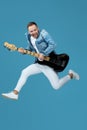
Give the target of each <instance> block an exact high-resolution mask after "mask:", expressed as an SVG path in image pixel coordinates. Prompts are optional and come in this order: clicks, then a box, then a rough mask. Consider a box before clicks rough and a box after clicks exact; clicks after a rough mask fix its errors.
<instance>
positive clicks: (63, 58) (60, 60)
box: [4, 42, 69, 72]
mask: <svg viewBox="0 0 87 130" xmlns="http://www.w3.org/2000/svg"><path fill="white" fill-rule="evenodd" d="M4 47H6V48H7V49H8V50H12V51H18V49H19V48H18V47H16V46H15V45H14V44H10V43H8V42H5V43H4ZM24 54H28V55H32V56H34V57H37V61H36V62H38V63H39V64H42V65H47V66H49V67H51V68H53V69H54V70H55V71H56V72H61V71H63V70H64V69H65V68H66V66H67V64H68V62H69V56H68V55H67V54H66V53H62V54H55V53H54V52H51V53H50V54H49V56H44V60H43V61H40V60H38V58H39V53H36V52H32V51H29V50H26V49H24Z"/></svg>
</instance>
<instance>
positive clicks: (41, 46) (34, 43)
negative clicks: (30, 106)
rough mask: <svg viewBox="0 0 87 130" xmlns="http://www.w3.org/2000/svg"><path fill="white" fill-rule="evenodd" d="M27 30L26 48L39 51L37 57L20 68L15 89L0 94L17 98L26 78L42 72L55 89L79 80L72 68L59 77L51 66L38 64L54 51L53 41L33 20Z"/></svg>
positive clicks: (22, 50) (21, 49) (22, 51)
mask: <svg viewBox="0 0 87 130" xmlns="http://www.w3.org/2000/svg"><path fill="white" fill-rule="evenodd" d="M27 30H28V33H27V34H26V36H27V40H28V44H29V47H28V50H30V51H35V52H37V53H39V57H38V58H37V59H36V61H35V63H34V64H31V65H29V66H28V67H26V68H25V69H24V70H22V73H21V76H20V78H19V80H18V83H17V85H16V87H15V89H14V90H13V91H11V92H9V93H3V94H2V96H4V97H7V98H10V99H15V100H17V99H18V95H19V92H20V90H21V89H22V87H23V86H24V84H25V82H26V80H27V78H28V77H29V76H31V75H34V74H38V73H43V74H44V75H45V76H46V77H47V78H48V80H49V82H50V83H51V85H52V87H53V88H54V89H55V90H57V89H59V88H60V87H62V86H63V85H64V84H65V83H67V82H68V81H69V80H70V79H76V80H79V75H78V74H77V73H76V72H74V71H73V70H69V73H68V75H66V76H64V77H63V78H61V79H60V78H59V76H58V75H57V73H56V71H55V70H54V69H53V68H51V67H49V66H48V65H43V64H40V63H39V61H43V60H44V56H49V55H50V54H51V53H52V52H53V51H54V49H55V42H54V41H53V39H52V38H51V36H50V35H49V34H48V32H47V31H46V30H44V29H43V30H39V28H38V25H37V24H36V23H35V22H30V23H29V24H28V25H27ZM18 51H19V52H20V53H25V52H24V49H23V48H19V49H18Z"/></svg>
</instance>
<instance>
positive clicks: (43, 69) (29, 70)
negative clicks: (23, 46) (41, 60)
mask: <svg viewBox="0 0 87 130" xmlns="http://www.w3.org/2000/svg"><path fill="white" fill-rule="evenodd" d="M38 73H43V74H44V75H45V76H46V77H47V78H48V80H49V81H50V83H51V85H52V87H53V88H54V89H59V88H60V87H61V86H63V85H64V84H65V83H66V82H68V81H69V80H70V76H69V75H66V76H64V77H63V78H61V79H59V77H58V75H57V73H56V72H55V71H54V70H53V69H52V68H50V67H48V66H46V65H40V64H38V63H35V64H32V65H29V66H28V67H26V68H25V69H24V70H22V73H21V76H20V78H19V80H18V83H17V85H16V87H15V90H17V91H18V92H19V91H20V90H21V88H22V87H23V85H24V84H25V82H26V80H27V78H28V77H29V76H31V75H34V74H38Z"/></svg>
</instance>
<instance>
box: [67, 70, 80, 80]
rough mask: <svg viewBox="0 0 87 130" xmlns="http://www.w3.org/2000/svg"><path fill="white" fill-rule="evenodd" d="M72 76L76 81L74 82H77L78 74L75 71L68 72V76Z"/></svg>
mask: <svg viewBox="0 0 87 130" xmlns="http://www.w3.org/2000/svg"><path fill="white" fill-rule="evenodd" d="M71 73H72V74H73V78H74V79H76V80H79V79H80V77H79V74H78V73H76V72H75V71H73V70H69V74H71Z"/></svg>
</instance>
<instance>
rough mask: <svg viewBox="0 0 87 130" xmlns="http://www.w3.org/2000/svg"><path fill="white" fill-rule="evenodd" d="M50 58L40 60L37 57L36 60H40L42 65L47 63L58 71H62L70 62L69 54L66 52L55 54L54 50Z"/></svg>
mask: <svg viewBox="0 0 87 130" xmlns="http://www.w3.org/2000/svg"><path fill="white" fill-rule="evenodd" d="M49 57H50V60H49V61H45V60H44V61H39V60H38V59H37V61H36V62H38V63H39V64H42V65H47V66H49V67H51V68H53V69H54V70H55V71H56V72H61V71H63V70H64V69H65V68H66V66H67V64H68V62H69V56H68V55H67V54H66V53H63V54H55V53H54V52H52V53H51V54H50V55H49Z"/></svg>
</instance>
